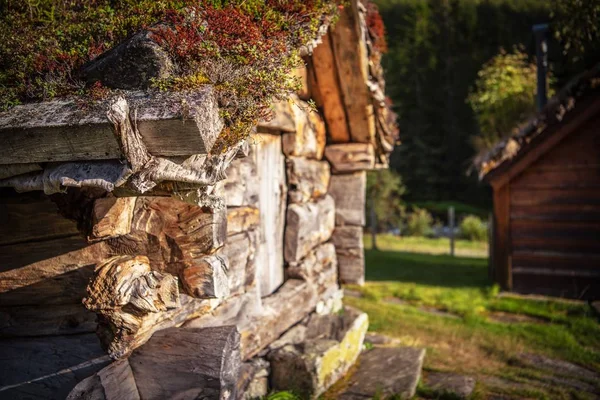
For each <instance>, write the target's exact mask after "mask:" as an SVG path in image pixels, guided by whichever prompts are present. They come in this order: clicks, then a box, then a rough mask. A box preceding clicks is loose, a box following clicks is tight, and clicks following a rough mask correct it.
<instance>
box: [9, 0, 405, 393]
mask: <svg viewBox="0 0 600 400" xmlns="http://www.w3.org/2000/svg"><path fill="white" fill-rule="evenodd" d="M17 3H18V2H17ZM75 3H77V2H75ZM75 3H69V2H64V4H63V6H61V7H67V8H66V9H64V10H63V9H56V10H54V11H55V14H56V18H57V21H58V22H60V21H63V20H66V21H67V22H68V18H70V17H72V16H73V15H75V18H76V19H77V20H76V22H77V23H79V22H80V21H82V22H81V23H83V24H85V23H88V24H92V25H90V26H95V25H93V24H94V22H95V21H94V18H96V17H97V14H93V13H92V16H91V17H90V16H88V15H87V14H81V13H84V12H90V10H89V9H87V8H86V7H75V8H74V9H69V8H68V7H72V6H69V4H75ZM99 3H103V2H102V1H99ZM105 3H106V6H107V7H109V3H110V4H113V3H114V2H109V1H106V2H105ZM143 3H148V1H146V0H141V1H140V7H138V8H135V9H134V10H129V9H128V10H119V9H115V10H113V11H114V15H116V16H120V17H121V18H128V17H129V16H130V15H133V16H134V17H135V18H138V19H141V20H143V21H147V22H149V23H150V22H151V23H152V24H151V25H144V26H150V28H147V27H146V28H144V27H138V30H135V31H128V32H126V33H127V35H124V36H123V37H120V38H119V36H118V34H117V33H116V32H118V31H116V30H115V31H111V32H109V33H106V32H103V31H100V32H95V33H94V34H96V35H100V37H101V36H102V34H105V33H106V37H107V38H109V39H110V40H113V39H114V38H115V37H116V38H119V40H118V41H116V40H115V41H114V42H111V41H110V40H109V39H106V38H105V42H101V41H96V42H93V44H94V47H93V49H92V48H90V49H86V50H85V51H84V55H83V56H82V57H83V59H76V60H70V61H69V60H67V59H66V58H65V57H66V55H65V54H67V53H63V52H62V51H63V49H61V48H59V49H58V50H57V49H54V50H56V51H59V53H60V54H63V56H61V57H63V58H64V60H66V61H65V64H68V63H67V61H69V62H71V61H72V63H71V64H68V65H69V68H71V67H73V68H74V69H73V70H69V71H68V74H65V75H60V74H59V72H60V70H57V69H56V68H59V67H58V66H56V65H52V68H53V69H51V71H52V74H54V75H52V74H50V72H48V71H49V70H46V69H44V68H45V67H44V65H45V64H44V63H45V62H46V61H48V59H47V58H45V55H47V54H48V53H43V54H44V57H41V56H40V57H38V59H36V60H37V61H36V65H35V68H37V69H36V70H35V71H33V73H34V74H36V75H35V76H45V75H44V74H45V73H47V74H50V75H51V76H52V77H53V79H54V80H52V83H53V84H56V85H58V88H60V90H57V93H56V95H55V96H49V95H48V93H47V89H48V88H47V87H46V88H45V89H40V88H38V87H37V86H36V82H38V83H39V82H40V81H38V80H35V79H31V80H29V81H28V86H27V87H21V86H19V84H18V81H15V82H17V84H15V85H13V86H10V89H11V91H9V92H2V93H0V95H2V96H4V97H3V98H2V100H3V101H4V105H6V104H8V103H10V104H9V106H8V107H5V108H6V109H5V111H2V112H0V137H1V138H2V139H1V140H2V146H1V147H0V342H1V343H0V347H1V349H2V350H1V351H2V357H1V359H2V362H1V363H0V398H2V399H4V398H6V399H32V398H51V399H64V398H69V399H167V398H178V399H196V398H206V399H213V398H214V399H234V398H250V397H255V396H262V395H264V394H265V393H267V391H268V390H272V389H273V390H284V389H292V390H295V391H296V392H298V393H302V394H303V395H305V396H306V397H307V398H308V397H311V398H315V397H317V396H319V394H320V393H322V392H323V391H324V390H326V389H327V388H328V387H329V386H330V385H331V384H333V383H334V382H335V381H336V380H337V379H339V378H340V377H341V376H342V375H343V374H344V373H345V372H346V371H347V370H348V368H349V367H350V366H351V365H352V363H353V362H354V361H355V360H356V357H357V356H358V353H359V351H360V349H361V346H362V341H363V338H364V335H365V332H366V329H367V325H368V321H367V317H366V315H365V314H363V313H360V312H358V311H355V310H351V309H349V308H346V309H344V310H342V307H344V306H343V304H342V296H343V291H342V290H341V288H340V284H341V283H346V282H348V283H356V284H361V283H362V282H363V280H364V259H363V251H362V246H363V244H362V226H363V224H364V202H365V170H368V169H372V168H376V167H385V166H386V164H387V159H388V155H389V153H390V151H391V150H392V147H393V145H394V142H395V140H396V138H397V133H398V131H397V128H396V125H395V116H394V114H393V112H391V110H390V109H389V106H388V105H387V104H386V101H385V98H384V88H385V85H384V81H383V77H382V69H381V67H380V57H381V54H380V52H379V49H378V46H377V42H378V41H380V40H381V39H382V38H381V34H382V32H377V31H373V30H372V29H371V28H370V25H369V24H368V23H367V21H368V20H369V19H370V18H377V16H376V15H375V16H373V15H371V13H373V12H376V9H375V8H374V7H373V6H372V5H369V4H367V2H366V1H364V0H361V1H358V0H353V1H351V2H349V4H347V5H346V6H345V7H341V6H338V5H337V3H335V2H329V1H323V2H310V4H309V5H305V4H304V2H302V1H290V2H262V1H260V2H256V1H232V2H229V3H228V5H227V6H218V7H217V6H215V5H207V4H209V3H210V4H213V3H215V4H216V3H218V2H193V1H189V2H185V1H184V2H171V3H177V4H180V3H186V7H183V8H176V9H167V10H166V11H165V10H163V9H162V8H161V7H154V6H150V5H152V4H154V1H151V2H150V3H151V4H150V3H149V4H146V5H147V6H148V7H144V4H143ZM171 3H169V2H167V1H161V2H156V4H162V5H165V4H167V5H168V4H171ZM199 4H202V5H199ZM250 6H252V7H250ZM20 7H21V6H20V5H19V4H17V5H11V6H9V7H8V9H7V13H8V14H7V15H10V16H11V19H10V20H8V19H7V20H6V21H3V22H5V24H4V28H2V29H9V28H10V24H13V25H14V24H17V23H21V25H19V26H12V29H22V30H20V31H19V32H20V34H22V35H25V34H26V33H27V32H28V31H27V29H26V24H27V23H30V22H31V21H30V20H29V18H31V15H30V14H29V11H30V10H25V9H21V8H20ZM23 7H24V6H23ZM165 7H166V6H165ZM311 7H312V8H311ZM59 8H60V7H59ZM146 10H147V11H146ZM161 10H162V11H161ZM249 10H250V11H249ZM163 11H164V12H163ZM146 12H147V13H153V14H152V18H154V19H152V18H149V17H148V16H147V15H146V14H144V13H146ZM78 13H79V14H78ZM136 13H137V14H136ZM256 13H258V14H260V15H261V16H263V17H264V18H267V16H268V18H274V20H272V21H271V20H268V18H267V22H265V23H261V24H257V23H256V22H257V20H256V19H254V18H256V15H257V14H256ZM335 14H338V15H339V17H335ZM111 15H112V14H111ZM307 16H308V17H307ZM61 18H62V20H61ZM86 18H88V19H89V18H91V19H90V20H87V19H86ZM307 18H308V19H307ZM138 19H135V20H131V21H129V25H127V26H128V27H129V28H131V26H135V23H134V22H135V21H137V20H138ZM282 20H283V21H286V24H285V29H283V28H281V27H280V28H278V25H277V21H282ZM334 20H335V21H336V22H335V24H333V23H332V21H334ZM15 21H16V22H15ZM19 21H20V22H19ZM78 21H79V22H78ZM111 21H112V20H109V21H108V22H106V21H104V22H105V23H106V24H107V25H108V26H110V23H112V22H111ZM119 21H121V20H119ZM63 22H64V21H63ZM71 22H72V23H75V22H73V21H71ZM65 23H66V22H65ZM132 24H133V25H132ZM55 25H56V24H52V25H51V26H50V25H48V24H46V23H45V22H44V21H43V20H40V21H37V25H36V26H35V29H36V32H38V33H40V32H42V33H44V32H45V33H46V34H51V33H52V32H53V31H52V29H54V26H55ZM7 27H8V28H7ZM87 28H88V27H86V29H87ZM23 29H24V30H23ZM44 29H49V30H50V31H43V30H44ZM103 29H104V28H103ZM107 29H108V28H107ZM261 29H262V30H261ZM278 29H280V30H278ZM265 30H266V31H265ZM69 34H70V33H69V31H65V32H62V33H61V35H69ZM261 35H262V36H261ZM50 37H52V36H50ZM256 37H262V39H261V40H260V41H258V42H253V43H251V46H246V44H247V43H248V42H246V41H249V40H255V39H256ZM269 38H274V39H272V40H271V39H269ZM17 39H18V38H16V37H15V40H17ZM30 39H31V38H30ZM96 39H98V38H96ZM192 39H194V40H197V41H199V43H201V44H203V45H202V46H199V45H194V46H190V47H185V46H186V45H187V44H189V43H190V42H189V41H190V40H192ZM225 39H227V40H225ZM31 40H32V43H31V45H32V46H33V48H35V46H36V43H37V42H35V41H34V40H33V39H31ZM73 40H75V39H73ZM101 43H104V45H101ZM106 43H109V44H110V45H106ZM79 44H80V45H81V46H83V47H84V48H85V46H86V45H90V42H89V41H87V42H84V43H79ZM21 45H22V43H21V44H20V43H19V42H16V43H12V42H9V43H8V44H7V46H8V47H7V48H10V46H13V49H12V50H13V51H14V54H15V55H14V57H15V62H14V65H10V63H8V64H7V65H9V66H10V67H12V68H14V69H17V70H18V69H19V68H24V69H23V70H18V71H17V72H18V74H16V75H11V74H12V73H13V72H12V70H6V71H2V72H3V73H4V75H2V77H6V76H17V75H19V74H20V75H19V76H25V77H28V75H27V73H28V72H31V71H28V70H27V69H26V66H27V64H26V63H27V60H28V58H27V57H25V58H23V59H19V58H18V57H19V51H20V50H19V49H20V46H21ZM60 45H61V44H60V43H58V42H57V43H53V44H51V46H59V47H60ZM44 46H48V43H47V42H44V43H42V45H41V47H44ZM228 46H229V47H228ZM44 48H45V47H44ZM99 48H102V51H97V50H98V49H99ZM207 49H209V50H210V51H208V50H207ZM215 49H218V51H215ZM50 50H52V49H50ZM50 50H48V51H50ZM88 50H89V51H88ZM26 51H28V52H31V51H32V50H31V47H28V49H27V50H26ZM40 51H42V50H40ZM44 51H45V50H44ZM256 51H259V53H258V55H257V53H256ZM198 52H199V53H198ZM261 52H262V53H261ZM68 54H76V52H75V53H68ZM86 57H87V58H86ZM294 57H301V58H298V59H299V60H301V62H300V63H294V62H292V61H293V60H294V59H295V58H294ZM2 65H4V64H2ZM61 65H63V64H61ZM292 67H293V68H292ZM39 68H42V69H41V70H39ZM57 71H59V72H57ZM57 74H58V75H57ZM50 75H48V76H50ZM290 77H293V79H294V80H295V82H297V83H299V85H294V86H293V88H294V90H290V88H291V87H292V86H289V85H287V83H286V81H287V80H288V78H290ZM75 78H76V79H77V82H79V83H78V85H80V86H76V87H77V88H79V89H77V90H76V91H72V89H73V84H74V81H69V79H75ZM2 79H4V78H2ZM61 79H63V80H61ZM265 79H266V80H265ZM49 82H50V81H48V84H50V83H49ZM82 82H83V83H82ZM3 83H5V82H3ZM61 85H62V86H61ZM81 85H83V87H85V89H83V92H82V89H81V87H82V86H81ZM0 86H2V85H0ZM254 89H256V91H253V90H254ZM44 90H46V91H44ZM58 92H60V93H62V94H61V95H60V96H59V95H58ZM36 93H37V94H36ZM82 93H83V94H82ZM273 97H275V98H277V99H278V100H277V101H276V102H275V103H274V104H273V105H272V106H271V105H270V104H271V100H272V99H273ZM19 103H22V104H19ZM15 104H16V105H15ZM265 110H267V111H270V114H271V115H270V116H267V114H269V112H267V113H265ZM340 311H344V312H340ZM323 360H327V362H323ZM292 367H293V368H295V369H296V370H297V372H298V373H297V374H291V375H290V374H289V373H287V371H289V369H290V368H292Z"/></svg>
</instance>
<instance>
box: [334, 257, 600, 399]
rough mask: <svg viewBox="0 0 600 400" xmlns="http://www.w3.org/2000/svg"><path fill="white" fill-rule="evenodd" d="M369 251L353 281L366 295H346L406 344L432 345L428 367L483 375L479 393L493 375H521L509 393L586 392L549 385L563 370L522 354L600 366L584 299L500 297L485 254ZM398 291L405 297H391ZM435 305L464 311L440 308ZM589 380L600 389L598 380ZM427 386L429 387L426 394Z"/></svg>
mask: <svg viewBox="0 0 600 400" xmlns="http://www.w3.org/2000/svg"><path fill="white" fill-rule="evenodd" d="M365 255H366V279H367V283H366V285H365V286H364V287H355V286H350V287H351V288H352V289H355V290H358V291H360V292H361V293H362V294H363V297H361V298H352V297H346V298H345V299H344V302H345V303H346V304H347V305H350V306H354V307H357V308H359V309H361V310H363V311H365V312H367V314H368V315H369V321H370V327H369V329H370V330H372V331H377V332H381V333H384V334H387V335H390V336H394V337H397V338H400V339H401V341H402V343H403V344H404V345H410V346H419V347H425V348H426V349H427V355H426V357H425V369H426V371H427V370H429V371H432V370H433V371H435V370H440V371H453V372H458V373H464V374H467V375H471V376H474V377H475V378H477V379H478V381H480V384H478V388H477V391H476V394H475V395H474V398H479V397H481V398H485V397H486V394H488V393H489V392H490V390H491V389H490V388H489V387H488V386H489V384H487V383H486V380H485V378H486V377H488V378H489V377H492V378H494V377H499V378H501V379H503V380H507V381H510V382H514V387H511V388H505V389H503V390H504V391H505V392H506V394H508V395H513V396H515V395H516V396H517V397H518V396H525V397H528V398H540V399H542V398H557V399H569V398H579V397H578V396H579V395H580V394H579V393H575V392H574V391H573V389H570V388H568V387H560V386H561V385H558V384H553V385H549V384H548V382H550V380H549V379H554V378H556V376H551V375H549V372H547V371H544V370H541V369H533V368H531V367H525V366H523V365H522V364H520V363H519V362H518V357H517V356H518V355H519V354H520V353H523V352H525V353H539V354H544V355H546V356H549V357H553V358H559V359H563V360H566V361H570V362H573V363H576V364H579V365H583V366H585V367H586V368H589V369H593V370H596V371H600V324H599V323H598V319H597V317H596V316H595V315H594V314H593V312H592V310H591V308H590V307H589V306H588V305H587V304H585V303H583V302H564V301H558V300H545V301H540V300H532V299H525V298H513V297H499V296H497V294H498V289H497V287H495V286H494V285H492V283H491V282H490V281H489V279H488V277H487V260H486V259H484V258H463V257H449V256H440V255H430V254H414V253H406V252H394V251H373V250H366V252H365ZM392 297H394V298H397V299H400V300H401V301H396V302H391V301H389V299H390V298H392ZM432 309H435V310H440V311H445V312H448V313H451V314H454V315H456V316H458V317H459V318H449V317H447V316H444V315H439V314H434V313H432V312H430V311H431V310H432ZM499 312H502V313H507V314H510V315H521V316H527V317H529V319H524V320H523V322H513V323H505V322H499V321H497V320H495V319H493V317H494V315H496V314H497V313H499ZM559 378H561V377H559ZM564 378H565V377H564V376H563V377H562V379H564ZM532 382H533V383H532ZM536 382H537V384H535V383H536ZM519 383H520V384H521V385H519ZM589 383H590V384H592V385H595V386H596V387H597V389H598V390H600V387H599V386H598V383H597V382H589ZM523 384H525V386H526V387H524V386H523ZM486 385H487V386H486ZM498 390H499V389H497V388H494V389H493V391H494V393H498ZM426 392H427V390H426V388H422V393H421V394H422V395H423V396H424V397H427V396H425V395H426V394H427V393H426ZM478 396H479V397H478Z"/></svg>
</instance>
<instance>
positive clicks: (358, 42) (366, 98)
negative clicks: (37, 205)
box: [331, 2, 375, 143]
mask: <svg viewBox="0 0 600 400" xmlns="http://www.w3.org/2000/svg"><path fill="white" fill-rule="evenodd" d="M331 42H332V45H333V46H332V47H333V51H334V57H335V65H336V67H337V73H338V76H339V81H338V82H339V87H340V89H341V94H342V100H343V103H344V106H345V110H346V116H347V119H348V128H349V131H350V136H351V138H352V141H353V142H359V143H373V141H374V136H375V125H374V122H375V121H374V116H373V109H372V107H373V106H372V105H371V96H370V93H369V90H368V88H367V83H366V82H367V81H368V79H369V74H368V56H367V48H366V43H365V41H364V40H363V38H362V36H361V30H360V26H359V21H358V10H357V7H356V2H352V4H351V6H349V7H348V6H347V7H344V9H343V10H342V11H341V12H340V17H339V20H338V21H337V23H336V24H335V26H334V27H333V29H332V30H331Z"/></svg>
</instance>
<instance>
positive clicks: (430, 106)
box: [375, 0, 595, 207]
mask: <svg viewBox="0 0 600 400" xmlns="http://www.w3.org/2000/svg"><path fill="white" fill-rule="evenodd" d="M590 1H595V0H590ZM375 3H376V4H377V5H378V7H379V11H380V13H381V15H382V17H383V20H384V23H385V26H386V30H387V42H388V49H389V50H388V53H387V54H386V56H385V57H384V60H383V62H384V68H385V70H386V80H387V88H386V92H387V93H388V95H389V96H390V97H391V99H392V101H393V102H394V107H395V111H396V112H397V113H398V115H399V123H400V131H401V132H400V139H401V142H402V144H401V145H400V146H397V147H396V149H395V150H394V153H393V154H392V159H391V167H392V168H393V169H395V170H396V171H397V172H399V174H400V175H401V177H402V182H403V184H404V185H405V187H406V192H405V193H404V194H403V196H402V197H403V199H404V200H405V201H408V202H418V201H459V202H464V203H467V204H472V205H477V206H480V207H489V206H490V205H491V196H490V193H491V191H490V189H489V188H488V187H487V186H486V185H485V184H483V183H480V182H479V181H478V178H477V176H476V174H475V173H472V174H470V175H469V174H468V170H469V167H470V165H471V160H472V158H473V157H474V156H475V153H476V150H475V148H474V147H473V145H472V140H471V138H472V137H473V136H474V135H477V134H478V129H479V128H478V124H477V121H476V119H475V116H474V114H473V111H472V109H471V107H470V106H469V104H468V103H467V101H466V99H467V97H468V96H469V92H470V90H471V88H472V87H473V85H474V83H475V81H476V79H477V73H478V71H479V70H480V69H481V68H482V66H483V65H484V64H485V63H486V62H487V61H488V60H490V59H491V58H492V57H494V56H495V55H497V54H498V53H499V52H500V49H502V48H503V49H505V50H507V51H511V50H512V49H513V48H514V47H515V46H523V49H524V51H525V52H526V53H527V54H529V55H530V56H531V61H532V62H533V61H534V57H533V55H534V54H535V47H534V37H533V34H532V26H533V25H535V24H539V23H548V22H551V13H552V11H553V3H552V2H551V1H542V0H487V1H481V0H479V1H478V0H375ZM552 28H553V26H552V25H551V29H552ZM548 56H549V62H550V67H551V70H552V73H553V75H554V78H555V79H554V84H555V87H558V88H559V87H561V86H562V85H564V84H565V83H566V82H567V81H568V80H569V79H570V78H571V77H573V76H574V75H575V74H577V73H579V72H581V71H582V70H583V69H585V68H586V67H589V66H590V64H591V62H590V60H581V59H580V60H578V61H577V62H575V59H574V58H573V57H572V56H569V55H565V54H563V49H562V48H561V44H559V42H558V41H556V40H555V39H554V38H552V39H551V40H550V43H549V55H548ZM518 122H519V121H515V125H516V124H517V123H518Z"/></svg>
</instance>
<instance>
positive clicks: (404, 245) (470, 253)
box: [364, 234, 488, 258]
mask: <svg viewBox="0 0 600 400" xmlns="http://www.w3.org/2000/svg"><path fill="white" fill-rule="evenodd" d="M364 244H365V248H366V249H371V235H365V236H364ZM454 246H455V252H456V254H457V255H459V256H463V257H486V256H487V254H488V246H487V242H477V241H470V240H460V239H458V240H455V242H454ZM377 248H379V249H380V250H383V252H382V254H381V257H382V258H385V256H386V255H387V253H386V252H387V251H402V252H415V253H424V254H449V253H450V239H448V238H426V237H419V236H394V235H388V234H380V235H377ZM415 256H416V257H419V254H416V255H415Z"/></svg>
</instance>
